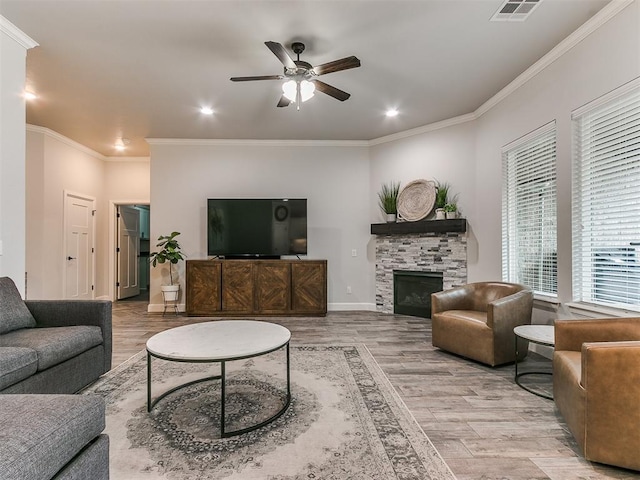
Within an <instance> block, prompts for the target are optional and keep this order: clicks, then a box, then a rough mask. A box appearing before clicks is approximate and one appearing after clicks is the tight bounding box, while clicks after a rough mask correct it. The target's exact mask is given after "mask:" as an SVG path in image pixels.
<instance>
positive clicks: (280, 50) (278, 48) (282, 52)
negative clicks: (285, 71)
mask: <svg viewBox="0 0 640 480" xmlns="http://www.w3.org/2000/svg"><path fill="white" fill-rule="evenodd" d="M264 44H265V45H266V46H267V47H268V48H269V50H271V51H272V52H273V54H274V55H275V56H276V57H278V60H280V61H281V62H282V64H283V65H284V66H285V67H287V68H296V64H295V63H294V61H293V60H292V58H291V57H290V56H289V54H288V53H287V50H286V48H284V47H283V46H282V44H280V43H278V42H264Z"/></svg>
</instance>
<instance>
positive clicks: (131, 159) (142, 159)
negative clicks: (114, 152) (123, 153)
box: [104, 157, 151, 163]
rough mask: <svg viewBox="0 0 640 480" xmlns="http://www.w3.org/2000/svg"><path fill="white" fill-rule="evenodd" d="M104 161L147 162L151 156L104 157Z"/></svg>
mask: <svg viewBox="0 0 640 480" xmlns="http://www.w3.org/2000/svg"><path fill="white" fill-rule="evenodd" d="M104 161H105V162H110V163H136V162H138V163H149V162H150V161H151V157H104Z"/></svg>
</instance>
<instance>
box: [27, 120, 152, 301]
mask: <svg viewBox="0 0 640 480" xmlns="http://www.w3.org/2000/svg"><path fill="white" fill-rule="evenodd" d="M26 140H27V144H26V152H27V182H28V183H27V210H26V214H27V218H28V220H29V221H28V223H27V232H26V246H27V250H26V268H27V274H28V297H29V298H32V299H33V298H39V299H56V298H64V291H63V278H64V277H63V276H64V266H65V260H64V258H65V249H64V243H63V241H64V218H63V213H64V192H65V191H68V192H72V193H77V194H82V195H87V196H89V197H94V198H95V199H96V215H95V242H96V251H95V280H96V282H95V296H96V298H112V297H111V295H112V293H113V292H112V291H113V288H112V285H113V281H112V279H113V278H114V277H113V275H114V268H113V264H114V263H115V260H114V258H113V249H114V248H115V247H114V241H113V238H114V237H115V234H113V232H111V231H110V226H111V224H112V223H113V219H112V216H113V215H115V214H114V213H113V212H112V210H111V208H110V206H111V205H112V204H113V202H114V201H121V200H135V201H138V202H141V203H142V202H148V201H149V162H148V160H142V161H139V160H137V159H136V160H132V161H118V162H108V161H105V160H106V159H105V158H104V157H102V156H101V155H100V154H98V153H96V152H93V151H91V150H89V149H87V148H86V147H83V146H82V145H79V144H77V143H75V142H73V141H72V140H70V139H68V138H66V137H63V136H62V135H59V134H57V133H55V132H53V131H51V130H49V129H46V128H41V127H35V126H28V127H27V137H26ZM112 237H113V238H112Z"/></svg>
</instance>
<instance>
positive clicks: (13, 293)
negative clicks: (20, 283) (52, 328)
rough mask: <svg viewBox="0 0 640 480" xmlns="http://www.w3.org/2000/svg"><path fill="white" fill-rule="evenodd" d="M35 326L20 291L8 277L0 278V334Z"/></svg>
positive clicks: (34, 321)
mask: <svg viewBox="0 0 640 480" xmlns="http://www.w3.org/2000/svg"><path fill="white" fill-rule="evenodd" d="M35 326H36V320H35V319H34V318H33V315H31V312H30V311H29V309H28V308H27V306H26V305H25V304H24V301H23V300H22V297H20V292H19V291H18V289H17V288H16V284H15V283H13V280H11V279H10V278H9V277H2V278H0V335H1V334H3V333H7V332H12V331H14V330H19V329H21V328H31V327H35Z"/></svg>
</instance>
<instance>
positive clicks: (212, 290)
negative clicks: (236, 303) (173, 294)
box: [186, 261, 221, 315]
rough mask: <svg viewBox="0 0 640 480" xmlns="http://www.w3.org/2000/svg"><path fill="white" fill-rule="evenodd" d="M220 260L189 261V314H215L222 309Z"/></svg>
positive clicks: (187, 300)
mask: <svg viewBox="0 0 640 480" xmlns="http://www.w3.org/2000/svg"><path fill="white" fill-rule="evenodd" d="M220 266H221V265H220V262H211V261H202V262H201V261H188V262H187V299H186V303H187V305H186V307H187V313H188V314H189V315H214V314H216V313H217V312H219V311H220V308H221V301H220V300H221V299H220Z"/></svg>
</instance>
